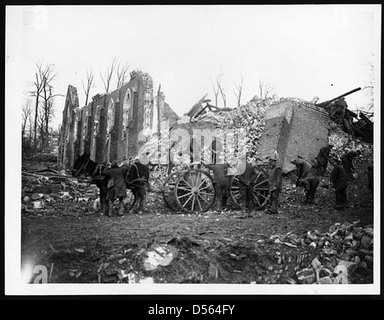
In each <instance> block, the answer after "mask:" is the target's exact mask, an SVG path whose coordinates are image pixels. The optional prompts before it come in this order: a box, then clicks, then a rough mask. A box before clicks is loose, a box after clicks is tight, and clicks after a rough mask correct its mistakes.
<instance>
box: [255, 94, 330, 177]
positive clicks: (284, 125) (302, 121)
mask: <svg viewBox="0 0 384 320" xmlns="http://www.w3.org/2000/svg"><path fill="white" fill-rule="evenodd" d="M329 129H330V120H329V117H328V114H327V113H325V112H324V111H322V110H319V108H316V107H315V106H313V105H311V104H309V103H300V102H296V101H290V100H287V101H282V102H280V103H277V104H273V105H271V106H269V107H268V109H267V110H266V114H265V127H264V130H263V133H262V135H261V137H260V146H259V148H258V151H257V155H258V157H261V158H263V157H266V156H272V155H273V154H274V152H275V151H277V153H278V163H279V165H280V166H282V168H283V172H285V173H287V172H290V171H292V170H294V169H295V166H294V165H292V164H291V160H292V159H294V158H296V157H297V156H298V155H300V156H302V157H303V158H304V159H307V160H310V159H313V158H315V157H316V155H317V153H318V152H319V150H320V148H322V147H324V146H326V145H327V144H328V135H329Z"/></svg>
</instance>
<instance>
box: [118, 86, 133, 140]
mask: <svg viewBox="0 0 384 320" xmlns="http://www.w3.org/2000/svg"><path fill="white" fill-rule="evenodd" d="M132 110H133V109H132V95H131V90H129V89H127V91H126V93H125V96H124V100H123V125H122V128H121V130H122V132H121V139H122V140H125V139H126V138H127V136H128V127H129V126H130V124H131V122H132Z"/></svg>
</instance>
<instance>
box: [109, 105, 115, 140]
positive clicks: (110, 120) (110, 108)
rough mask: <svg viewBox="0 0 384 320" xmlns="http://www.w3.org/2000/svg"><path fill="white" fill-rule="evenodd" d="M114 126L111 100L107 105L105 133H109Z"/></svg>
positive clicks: (113, 111) (113, 107)
mask: <svg viewBox="0 0 384 320" xmlns="http://www.w3.org/2000/svg"><path fill="white" fill-rule="evenodd" d="M114 124H115V104H114V102H113V100H112V99H111V100H110V101H109V104H108V115H107V133H110V132H111V131H112V129H113V125H114Z"/></svg>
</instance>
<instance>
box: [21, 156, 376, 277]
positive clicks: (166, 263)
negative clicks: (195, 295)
mask: <svg viewBox="0 0 384 320" xmlns="http://www.w3.org/2000/svg"><path fill="white" fill-rule="evenodd" d="M41 168H43V169H44V168H45V169H47V170H46V171H44V170H42V169H41ZM52 168H55V163H54V162H52V163H50V162H49V161H46V162H43V161H31V160H29V161H26V160H25V161H24V162H23V172H30V173H31V172H34V173H35V174H38V175H44V174H46V176H47V177H49V174H48V172H49V171H51V172H53V171H55V170H51V169H52ZM41 170H42V171H41ZM358 170H359V171H358V173H359V179H358V180H357V181H355V182H353V183H352V184H351V186H350V187H349V200H350V207H349V208H347V209H345V210H343V211H335V210H334V194H333V192H331V191H330V190H329V189H326V188H321V187H319V191H318V194H317V198H316V204H315V205H312V206H308V205H303V204H301V202H302V200H303V198H304V194H303V192H302V191H301V190H298V189H295V188H294V187H293V183H292V182H293V181H294V177H292V176H290V177H286V178H285V179H284V189H283V194H282V195H281V198H280V200H281V201H280V203H281V208H280V211H281V213H280V214H278V215H268V214H266V213H264V211H258V212H255V213H254V214H253V215H252V216H251V217H247V216H245V215H244V213H243V212H242V211H239V210H233V208H232V209H229V210H225V211H222V212H216V211H207V212H205V213H202V214H188V213H185V212H173V211H171V210H170V209H168V208H167V207H166V206H165V205H164V201H163V199H162V196H161V195H160V194H156V193H150V194H149V199H148V205H147V209H148V212H147V213H145V214H134V213H131V212H126V213H125V214H124V216H122V217H120V216H118V215H117V214H116V213H115V214H114V215H113V216H112V217H107V216H104V215H102V214H100V213H96V212H95V207H96V204H97V202H96V204H95V199H97V197H98V190H97V189H96V188H95V187H94V186H92V185H89V184H87V181H86V180H78V181H77V180H76V179H72V178H66V179H60V177H56V178H55V177H53V176H52V178H49V180H41V179H37V178H36V177H35V176H32V175H29V176H25V175H23V190H24V192H23V195H22V196H23V199H24V200H27V201H22V203H23V207H22V208H23V209H22V214H21V230H22V233H21V235H22V236H21V257H22V261H21V263H22V267H23V265H24V264H26V263H27V262H32V263H33V264H34V265H44V266H46V268H47V270H48V282H50V283H127V282H128V283H144V282H151V283H152V282H153V283H209V284H211V283H226V284H239V283H255V284H274V283H277V284H288V283H289V284H300V283H317V281H316V279H317V280H318V278H311V276H310V277H304V278H303V277H300V271H302V270H303V269H306V268H309V269H311V266H313V261H314V259H317V260H318V261H319V262H320V263H321V265H322V266H323V267H324V270H323V271H322V273H321V274H320V277H324V278H327V281H328V280H329V281H332V282H333V281H336V280H335V279H336V278H335V277H336V276H337V275H336V274H334V273H333V270H334V268H335V267H336V265H337V264H338V263H339V262H340V261H349V262H351V263H353V264H354V266H355V268H353V269H352V270H350V269H349V267H348V271H349V273H348V282H349V283H372V282H373V274H372V268H373V267H372V260H373V257H372V255H373V253H372V246H373V243H372V239H371V240H370V241H368V242H367V239H366V236H364V232H363V231H364V230H365V231H366V230H372V228H373V207H372V196H371V193H370V191H369V190H368V189H367V186H366V185H367V183H366V179H365V178H364V170H365V167H364V165H362V166H360V167H359V168H358ZM36 179H37V180H36ZM326 180H327V179H325V180H324V181H323V183H326V182H327V181H326ZM50 183H51V184H52V185H55V186H56V189H55V188H51V189H54V190H53V191H52V190H50V189H49V188H48V189H45V191H46V193H44V196H43V198H41V199H39V201H41V202H42V203H43V207H42V208H34V207H33V206H32V202H33V201H32V199H31V197H32V195H33V194H34V193H36V190H35V187H36V186H37V185H41V184H43V185H44V184H45V185H49V184H50ZM40 191H41V189H40ZM49 191H51V193H49ZM40 195H41V193H40ZM25 196H27V197H29V199H28V198H25ZM367 232H368V231H366V233H367ZM364 237H365V238H364ZM363 238H364V239H365V241H364V243H363ZM368 240H369V239H368ZM156 250H157V253H158V254H160V255H161V254H162V257H163V260H161V259H160V260H161V261H160V260H159V259H158V260H156V261H155V260H153V259H152V260H150V259H149V257H150V256H151V254H152V253H154V252H155V253H156ZM151 252H152V253H151ZM152 258H153V255H152ZM327 272H328V273H327ZM329 272H331V274H330V273H329ZM33 281H34V279H30V282H33Z"/></svg>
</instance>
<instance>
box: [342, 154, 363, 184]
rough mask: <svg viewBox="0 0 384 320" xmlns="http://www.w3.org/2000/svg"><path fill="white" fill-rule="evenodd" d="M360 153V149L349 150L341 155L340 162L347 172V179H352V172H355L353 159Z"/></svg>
mask: <svg viewBox="0 0 384 320" xmlns="http://www.w3.org/2000/svg"><path fill="white" fill-rule="evenodd" d="M360 154H361V152H360V151H357V152H356V151H349V152H347V153H345V154H344V155H343V156H342V157H341V163H342V164H343V168H344V170H345V172H346V173H347V176H348V179H349V180H353V173H354V172H355V167H354V165H353V159H355V158H356V157H357V156H359V155H360Z"/></svg>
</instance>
